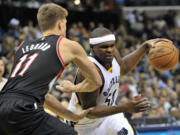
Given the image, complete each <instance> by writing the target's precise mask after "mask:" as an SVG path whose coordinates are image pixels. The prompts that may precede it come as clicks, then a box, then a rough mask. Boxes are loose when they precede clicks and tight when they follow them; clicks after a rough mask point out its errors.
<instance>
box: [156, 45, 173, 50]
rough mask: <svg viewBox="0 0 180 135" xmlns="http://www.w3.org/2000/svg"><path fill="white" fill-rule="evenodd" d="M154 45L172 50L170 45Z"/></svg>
mask: <svg viewBox="0 0 180 135" xmlns="http://www.w3.org/2000/svg"><path fill="white" fill-rule="evenodd" d="M156 47H164V48H169V49H170V50H172V51H173V49H172V47H169V46H165V45H158V46H156Z"/></svg>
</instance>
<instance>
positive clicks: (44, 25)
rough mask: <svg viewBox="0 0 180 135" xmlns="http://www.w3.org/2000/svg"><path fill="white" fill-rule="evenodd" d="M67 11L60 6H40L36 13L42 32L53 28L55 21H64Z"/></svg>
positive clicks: (50, 4) (52, 4)
mask: <svg viewBox="0 0 180 135" xmlns="http://www.w3.org/2000/svg"><path fill="white" fill-rule="evenodd" d="M67 15H68V11H67V10H66V9H65V8H63V7H61V6H60V5H57V4H54V3H48V4H44V5H42V6H41V7H40V8H39V10H38V13H37V20H38V24H39V27H40V29H41V31H42V32H44V31H46V30H49V29H51V28H54V26H55V24H56V22H57V20H59V19H65V18H66V16H67Z"/></svg>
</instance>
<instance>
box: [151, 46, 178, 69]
mask: <svg viewBox="0 0 180 135" xmlns="http://www.w3.org/2000/svg"><path fill="white" fill-rule="evenodd" d="M178 54H179V51H178V49H177V48H176V47H175V46H174V45H173V44H172V43H159V45H158V44H157V46H156V47H155V48H152V49H151V50H150V52H149V56H148V57H149V60H150V64H151V65H152V66H153V67H154V68H155V69H157V70H160V71H167V70H170V69H172V68H173V67H174V66H175V65H176V63H177V61H178V59H179V55H178Z"/></svg>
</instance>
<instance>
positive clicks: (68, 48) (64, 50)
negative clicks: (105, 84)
mask: <svg viewBox="0 0 180 135" xmlns="http://www.w3.org/2000/svg"><path fill="white" fill-rule="evenodd" d="M59 51H60V53H61V55H62V58H63V60H64V63H65V64H68V63H70V62H74V63H75V64H76V65H77V66H78V67H79V68H80V70H81V72H82V74H83V76H84V77H85V79H84V80H83V81H82V82H80V83H79V84H77V85H74V84H72V83H71V82H70V81H63V82H62V83H61V84H60V85H59V86H57V88H58V89H60V90H62V91H66V92H91V91H94V90H96V89H97V88H99V87H100V86H101V85H102V79H101V77H100V75H99V73H98V71H97V69H96V67H95V65H94V64H93V63H92V62H91V61H90V60H89V59H88V57H87V55H86V52H85V51H84V49H83V48H82V46H81V45H80V44H79V43H77V42H75V41H71V40H68V39H66V38H63V39H62V41H61V45H60V48H59Z"/></svg>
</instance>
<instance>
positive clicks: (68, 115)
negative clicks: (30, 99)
mask: <svg viewBox="0 0 180 135" xmlns="http://www.w3.org/2000/svg"><path fill="white" fill-rule="evenodd" d="M44 107H45V108H47V109H49V110H50V111H52V112H53V113H55V114H56V115H57V116H59V117H61V118H65V119H68V120H70V121H77V117H78V116H77V115H76V114H74V113H72V112H71V111H69V110H67V109H66V108H65V107H64V106H63V105H62V104H61V103H60V102H59V101H58V100H57V99H56V98H55V97H54V96H52V95H49V94H48V95H46V99H45V103H44Z"/></svg>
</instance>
